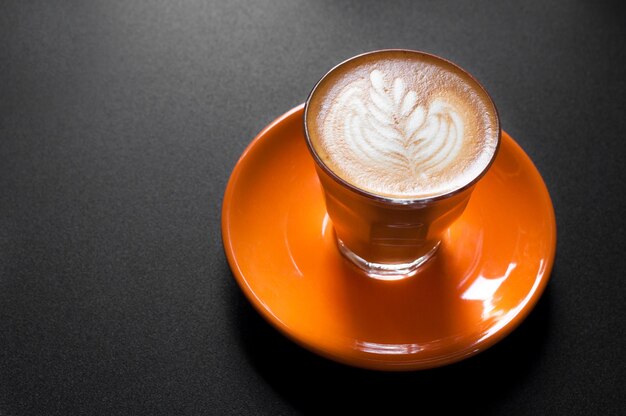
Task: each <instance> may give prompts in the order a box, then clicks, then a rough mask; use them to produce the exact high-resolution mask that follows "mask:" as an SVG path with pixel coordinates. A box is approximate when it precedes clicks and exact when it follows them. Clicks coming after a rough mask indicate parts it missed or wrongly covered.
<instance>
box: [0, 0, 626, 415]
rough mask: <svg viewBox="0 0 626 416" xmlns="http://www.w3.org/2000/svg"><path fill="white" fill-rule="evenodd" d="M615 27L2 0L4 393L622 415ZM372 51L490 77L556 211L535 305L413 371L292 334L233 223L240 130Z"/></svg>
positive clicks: (49, 406) (359, 6)
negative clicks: (333, 353) (266, 307)
mask: <svg viewBox="0 0 626 416" xmlns="http://www.w3.org/2000/svg"><path fill="white" fill-rule="evenodd" d="M615 4H617V2H615ZM624 39H626V13H625V12H624V9H623V8H621V7H618V6H617V5H614V4H612V3H611V2H610V1H591V0H587V1H570V2H566V1H558V2H557V1H545V0H541V1H532V2H516V1H510V2H454V3H447V2H434V1H432V2H431V1H428V2H415V1H405V2H383V1H332V0H317V1H316V0H312V1H306V2H305V1H287V0H283V1H272V2H269V1H223V2H211V1H208V2H207V1H199V0H196V1H181V0H179V1H153V2H147V1H142V2H137V1H132V2H130V1H109V0H107V1H91V2H78V1H15V2H12V1H11V2H2V5H0V414H1V415H79V414H80V415H82V414H84V415H100V414H102V415H105V414H106V415H109V414H120V415H131V414H132V415H135V414H141V415H143V414H146V415H148V414H150V415H192V414H193V415H198V414H216V415H226V414H260V415H279V414H280V415H292V414H303V413H304V414H306V413H312V414H325V413H327V412H328V411H330V410H333V409H334V408H336V407H337V406H340V407H341V408H342V409H344V410H347V411H349V412H347V414H357V413H370V412H372V413H375V412H378V414H393V413H391V412H390V411H391V410H394V409H396V408H400V407H404V409H405V411H407V410H408V411H409V413H410V414H418V413H420V414H421V413H423V412H424V411H425V409H426V406H434V407H435V408H434V410H435V413H436V414H445V412H444V411H446V410H450V409H452V408H455V409H457V410H459V411H462V412H463V413H464V414H467V413H479V414H485V415H487V414H496V415H500V414H501V415H537V414H563V415H579V414H580V415H588V414H594V415H595V414H598V415H606V414H610V415H618V414H624V413H625V412H626V408H625V407H624V405H623V404H622V403H623V402H625V401H626V399H625V394H624V389H625V385H626V370H625V365H624V362H625V349H624V347H625V345H626V344H625V340H624V333H625V332H626V331H625V325H624V320H625V316H626V310H625V304H626V302H625V299H624V295H625V290H624V289H625V284H624V282H625V279H626V262H625V258H626V254H625V243H624V240H625V237H626V235H625V229H624V225H625V220H624V217H625V215H626V204H625V202H624V197H623V194H624V191H625V188H626V186H625V180H626V175H625V172H626V169H625V168H624V163H625V161H624V158H625V157H626V152H625V150H624V149H625V147H626V146H625V145H624V142H625V140H626V98H625V97H626V81H625V79H626V70H625V69H624V68H625V65H626V48H625V46H624V45H625V43H624ZM381 48H408V49H419V50H424V51H428V52H431V53H435V54H438V55H441V56H443V57H446V58H448V59H450V60H452V61H454V62H456V63H458V64H459V65H461V66H462V67H464V68H466V69H467V70H468V71H469V72H471V73H472V74H474V75H475V76H476V78H478V79H479V80H480V81H481V82H482V83H483V84H484V85H485V87H486V88H487V90H488V91H489V92H490V93H491V95H492V96H493V98H494V101H495V102H496V104H497V106H498V108H499V111H500V115H501V118H502V125H503V127H504V129H505V130H506V131H508V132H509V133H510V134H511V135H512V136H513V137H514V138H515V139H516V140H517V141H518V143H519V144H520V145H521V146H522V147H523V148H524V149H525V151H526V152H527V153H528V154H529V155H530V157H531V158H532V159H533V161H534V162H535V164H536V166H537V168H538V169H539V171H540V172H541V174H542V176H543V178H544V180H545V182H546V184H547V186H548V189H549V191H550V194H551V196H552V200H553V203H554V208H555V211H556V218H557V226H558V246H557V256H556V262H555V265H554V270H553V272H552V277H551V280H550V283H549V285H548V288H547V290H546V292H545V293H544V295H543V297H542V298H541V300H540V302H539V303H538V305H537V307H536V308H535V310H534V311H533V312H532V313H531V315H530V316H529V317H528V318H527V319H526V321H525V322H524V323H523V324H522V325H521V326H520V327H519V328H518V329H517V330H515V331H514V332H513V333H512V334H511V335H510V336H508V337H507V338H506V339H504V340H503V341H502V342H500V343H499V344H497V345H496V346H494V347H493V348H491V349H489V350H488V351H486V352H484V353H481V354H479V355H477V356H476V357H474V358H471V359H468V360H466V361H463V362H461V363H458V364H454V365H451V366H448V367H444V368H440V369H435V370H428V371H422V372H414V373H400V374H396V373H378V372H371V371H365V370H359V369H354V368H349V367H345V366H342V365H339V364H335V363H332V362H330V361H327V360H325V359H322V358H319V357H317V356H316V355H313V354H312V353H309V352H307V351H305V350H303V349H301V348H300V347H297V346H296V345H294V344H293V343H291V342H290V341H288V340H287V339H286V338H284V337H283V336H282V335H280V334H279V333H278V332H276V331H275V330H274V329H273V327H271V326H270V325H269V324H267V323H266V322H265V321H264V320H263V319H262V318H261V317H260V316H259V315H258V314H257V313H256V312H255V311H254V309H253V308H252V306H251V305H250V304H249V303H248V301H247V300H246V298H245V297H244V296H243V294H242V292H241V291H240V290H239V288H238V286H237V284H236V282H235V280H234V279H233V276H232V274H231V272H230V269H229V267H228V264H227V261H226V257H225V255H224V251H223V248H222V241H221V230H220V215H221V213H220V209H221V202H222V197H223V193H224V189H225V186H226V183H227V180H228V177H229V174H230V172H231V170H232V169H233V167H234V165H235V163H236V161H237V159H238V157H239V156H240V154H241V152H242V151H243V149H244V148H245V147H246V145H247V144H248V143H249V142H250V140H251V139H252V138H253V137H254V136H255V134H256V133H257V132H258V131H259V130H261V129H262V128H263V127H264V126H265V125H266V124H267V123H268V122H270V121H271V120H273V119H274V118H275V117H277V116H279V115H280V114H282V113H284V112H285V111H287V110H289V109H290V108H292V107H294V106H296V105H297V104H299V103H301V102H302V101H304V99H305V98H306V96H307V94H308V92H309V90H310V89H311V87H312V86H313V85H314V84H315V82H316V81H317V80H318V78H319V77H321V76H322V75H323V74H324V73H325V72H326V71H327V70H328V69H329V68H330V67H332V66H333V65H335V64H336V63H338V62H340V61H342V60H344V59H346V58H348V57H350V56H353V55H356V54H358V53H361V52H365V51H369V50H374V49H381ZM320 380H321V381H320ZM439 393H443V397H444V398H443V400H441V399H439V398H438V394H439ZM452 414H455V413H452Z"/></svg>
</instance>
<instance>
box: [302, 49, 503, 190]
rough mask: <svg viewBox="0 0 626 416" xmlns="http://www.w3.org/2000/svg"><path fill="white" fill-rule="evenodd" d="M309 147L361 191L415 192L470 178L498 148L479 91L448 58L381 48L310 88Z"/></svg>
mask: <svg viewBox="0 0 626 416" xmlns="http://www.w3.org/2000/svg"><path fill="white" fill-rule="evenodd" d="M307 107H308V108H307V112H306V125H307V132H308V137H309V140H310V144H311V146H312V147H313V149H314V151H315V153H316V154H317V156H318V157H319V158H320V159H321V161H322V163H323V164H324V165H325V166H326V167H327V168H328V169H329V170H330V171H331V172H333V173H334V174H335V175H336V176H338V177H339V178H341V179H342V180H344V181H345V182H348V183H349V184H351V185H352V186H354V187H356V188H359V189H361V190H363V191H366V192H368V193H372V194H375V195H379V196H383V197H387V198H392V199H420V198H429V197H434V196H440V195H444V194H447V193H450V192H453V191H455V190H457V189H459V188H462V187H464V186H465V185H467V184H469V183H470V182H472V181H473V180H474V179H476V178H477V177H478V176H479V175H480V174H481V173H483V171H485V169H486V168H487V166H488V165H489V164H490V162H491V161H492V159H493V156H494V153H495V151H496V148H497V145H498V140H499V139H498V138H499V130H498V117H497V113H496V109H495V107H494V105H493V103H492V101H491V99H490V98H489V96H488V94H487V92H486V91H485V90H484V89H483V88H482V87H481V86H480V85H479V84H478V83H477V82H476V81H475V80H474V79H473V78H472V77H471V76H470V75H468V74H467V73H466V72H465V71H463V70H462V69H460V68H458V67H457V66H455V65H454V64H452V63H450V62H448V61H445V60H442V59H440V58H436V57H433V56H431V55H428V54H424V53H420V52H414V51H399V50H387V51H380V52H377V53H371V54H366V55H361V56H358V57H356V58H353V59H351V60H349V61H346V62H344V63H343V64H341V65H339V66H338V67H336V68H335V69H333V70H332V71H331V72H330V73H329V74H328V75H326V76H325V77H324V78H323V79H322V80H321V81H320V82H319V83H318V85H317V86H316V87H315V89H314V91H313V93H312V95H311V97H310V98H309V102H308V105H307Z"/></svg>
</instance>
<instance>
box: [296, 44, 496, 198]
mask: <svg viewBox="0 0 626 416" xmlns="http://www.w3.org/2000/svg"><path fill="white" fill-rule="evenodd" d="M383 52H408V53H416V54H419V55H423V56H427V57H430V58H432V59H434V60H439V61H443V62H445V63H446V64H448V65H451V66H452V67H454V68H456V69H458V70H459V71H461V72H462V73H463V74H465V75H466V76H468V77H469V78H470V79H471V80H472V81H473V82H474V83H475V84H476V86H477V87H478V88H480V89H481V90H482V92H483V93H484V95H485V97H487V100H488V102H489V103H490V104H491V106H492V107H493V109H494V111H495V118H496V125H495V129H496V131H497V137H496V146H495V149H494V152H493V154H492V155H491V159H490V160H489V163H487V165H486V166H485V167H484V169H483V170H482V171H481V172H480V173H479V174H478V175H476V177H474V178H473V179H472V180H471V181H469V182H468V183H466V184H464V185H463V186H460V187H458V188H455V189H453V190H451V191H448V192H445V193H443V194H435V195H432V196H425V197H421V198H412V197H408V198H397V197H390V196H385V195H380V194H376V193H373V192H370V191H366V190H365V189H362V188H359V187H358V186H356V185H353V184H351V183H350V182H348V181H346V180H345V179H343V178H341V177H340V176H339V175H337V174H336V173H335V172H334V171H333V170H332V169H330V168H329V167H328V166H327V165H326V163H324V161H323V160H322V158H321V157H320V156H319V155H318V154H317V151H316V150H315V147H314V146H313V143H312V142H311V138H310V137H309V128H308V125H307V118H308V117H307V115H308V110H309V104H310V102H311V99H312V97H313V95H314V93H315V91H316V90H317V88H318V87H319V86H320V84H321V83H322V82H323V81H324V80H325V79H326V78H327V77H328V76H329V75H330V74H331V73H333V72H335V70H337V69H338V68H340V67H342V66H344V65H346V64H347V63H349V62H352V61H354V60H356V59H359V58H362V57H364V56H368V55H373V54H377V53H383ZM303 122H304V137H305V139H306V144H307V147H308V148H309V152H310V153H311V155H312V156H313V159H314V161H315V163H316V164H317V166H319V167H320V168H321V169H322V170H323V171H324V172H325V173H326V174H327V175H328V176H329V177H330V178H332V179H333V180H334V181H336V182H337V183H339V184H340V185H341V186H343V187H346V188H348V189H350V190H352V191H354V192H355V193H357V194H359V195H361V196H364V197H366V198H368V199H373V200H375V201H378V202H382V203H387V204H397V205H412V204H420V205H421V204H426V203H429V202H435V201H439V200H442V199H447V198H450V197H452V196H454V195H457V194H459V193H461V192H463V191H465V190H467V189H469V188H471V187H472V186H474V185H475V184H476V183H477V182H478V181H479V180H480V179H482V177H483V176H484V175H485V174H486V173H487V171H488V170H489V168H491V165H493V162H494V161H495V159H496V156H497V154H498V151H499V149H500V143H501V142H502V129H501V127H500V115H499V113H498V108H497V107H496V105H495V103H494V102H493V99H492V98H491V95H490V94H489V92H488V91H487V90H486V89H485V87H484V86H483V85H482V84H481V83H480V82H479V81H478V80H477V79H476V78H474V76H473V75H472V74H470V73H469V72H468V71H466V70H465V69H463V68H461V67H460V66H459V65H457V64H455V63H454V62H451V61H449V60H447V59H445V58H442V57H440V56H437V55H434V54H432V53H428V52H422V51H418V50H413V49H377V50H374V51H370V52H365V53H361V54H358V55H355V56H353V57H351V58H348V59H346V60H344V61H342V62H340V63H338V64H337V65H335V66H333V67H332V68H331V69H330V70H328V71H327V72H326V73H325V74H324V75H323V76H322V77H321V78H320V79H319V81H317V83H316V84H315V85H314V86H313V88H312V89H311V92H310V93H309V95H308V96H307V99H306V101H305V103H304V115H303Z"/></svg>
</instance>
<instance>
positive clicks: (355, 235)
mask: <svg viewBox="0 0 626 416" xmlns="http://www.w3.org/2000/svg"><path fill="white" fill-rule="evenodd" d="M378 52H387V51H374V52H369V53H367V54H363V55H359V56H356V57H353V58H350V59H348V60H346V61H344V62H343V63H341V64H339V65H337V66H336V67H335V68H333V69H331V70H330V71H329V72H328V73H327V74H326V75H325V76H324V77H322V78H321V79H320V81H319V82H318V83H317V84H316V86H315V87H314V88H313V90H312V91H311V93H310V95H309V97H308V98H307V101H306V103H305V112H304V131H305V137H306V142H307V145H308V148H309V150H310V152H311V154H312V156H313V159H314V161H315V168H316V171H317V174H318V176H319V179H320V183H321V186H322V189H323V192H324V197H325V202H326V209H327V212H328V215H329V217H330V219H331V221H332V224H333V227H334V231H335V235H336V240H337V246H338V248H339V250H340V251H341V253H342V254H343V255H344V256H345V257H346V258H347V259H348V260H349V261H351V262H352V263H353V264H355V265H356V266H357V267H359V268H360V269H362V270H363V271H364V272H365V273H366V274H367V275H368V276H370V277H373V278H378V279H384V280H399V279H402V278H405V277H409V276H412V275H414V274H415V273H416V272H417V271H418V269H419V267H420V266H421V265H423V264H424V263H425V262H426V261H428V260H429V259H430V258H432V257H433V256H434V255H435V254H436V252H437V248H438V247H439V245H440V243H441V239H442V236H443V234H444V232H445V231H446V230H447V229H448V228H449V227H450V225H451V224H452V223H453V222H454V221H455V220H457V219H458V218H459V216H460V215H461V214H462V213H463V211H464V209H465V207H466V206H467V203H468V202H469V199H470V196H471V194H472V191H473V190H474V188H475V185H476V183H477V182H478V181H479V180H480V178H481V177H482V176H483V175H484V174H485V173H486V172H487V171H488V169H489V167H490V166H491V164H492V163H493V160H494V159H495V157H496V154H497V148H498V147H499V144H500V133H499V132H500V125H499V124H500V123H499V118H498V115H497V110H495V105H494V106H493V108H494V110H495V118H496V126H494V128H495V129H497V132H498V137H497V147H496V150H495V151H494V153H493V156H492V158H491V160H490V161H489V163H488V164H487V166H486V167H485V168H484V169H483V170H482V171H481V172H480V173H479V174H478V175H477V176H475V177H474V178H472V179H471V180H470V181H469V182H468V183H466V184H464V185H463V186H460V187H458V188H457V189H454V190H452V191H450V192H448V193H446V194H443V195H437V196H435V197H427V198H417V199H403V198H390V197H388V196H384V195H377V194H374V193H371V192H369V191H366V190H364V189H360V188H358V187H356V186H354V185H353V184H351V183H349V182H347V181H345V180H344V179H342V178H341V177H339V176H338V175H337V174H336V173H335V172H333V170H332V169H330V168H329V167H328V166H327V165H326V164H325V163H324V161H323V160H322V158H321V157H320V155H318V153H317V152H316V150H315V147H314V145H313V143H312V142H311V138H310V135H309V129H308V123H307V120H308V117H309V116H311V114H310V106H309V104H310V102H311V99H312V97H314V95H315V93H316V89H317V87H318V85H319V84H320V83H321V82H322V81H323V80H324V78H326V77H327V76H328V75H329V74H331V73H332V72H333V71H336V70H338V68H341V66H342V65H344V64H346V63H347V62H350V61H352V60H354V59H358V58H359V57H362V56H365V55H369V54H372V53H378ZM407 52H415V53H420V54H424V55H428V56H429V57H431V58H435V59H441V60H442V61H444V62H446V63H447V64H451V65H454V64H452V63H450V62H448V61H446V60H444V59H442V58H438V57H436V56H433V55H431V54H425V53H423V52H417V51H407ZM454 66H455V67H456V68H457V69H459V70H461V71H462V72H464V73H465V74H467V76H468V77H470V78H471V79H472V80H473V81H475V80H474V79H473V78H472V77H471V75H470V74H468V73H467V72H466V71H464V70H462V69H460V68H458V66H456V65H454ZM475 83H476V87H477V88H482V86H480V84H479V83H478V82H477V81H475ZM481 93H483V94H485V95H486V96H487V97H489V95H488V94H487V93H486V91H485V90H484V88H483V89H482V92H481ZM492 104H493V103H492Z"/></svg>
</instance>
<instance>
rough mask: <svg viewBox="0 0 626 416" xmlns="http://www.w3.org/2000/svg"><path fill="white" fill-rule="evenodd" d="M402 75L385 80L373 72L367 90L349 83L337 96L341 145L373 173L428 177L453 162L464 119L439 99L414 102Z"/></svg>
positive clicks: (458, 148)
mask: <svg viewBox="0 0 626 416" xmlns="http://www.w3.org/2000/svg"><path fill="white" fill-rule="evenodd" d="M406 85H407V83H406V81H404V80H403V79H402V78H396V79H394V80H393V81H391V82H390V80H388V79H386V77H385V75H384V74H383V73H382V72H381V71H379V70H374V71H372V72H371V73H370V76H369V82H368V85H367V87H366V88H367V89H368V92H367V94H363V91H362V88H363V85H353V86H351V87H348V88H346V89H344V90H343V91H342V93H341V94H340V96H339V97H338V99H339V101H338V104H339V108H340V109H341V110H340V111H341V113H342V114H344V115H346V116H345V117H344V118H343V126H339V130H341V131H342V135H343V138H344V141H345V144H346V146H347V148H348V149H349V151H350V152H351V153H352V155H353V157H354V158H355V159H356V160H359V161H362V162H363V164H364V165H368V166H372V167H375V169H377V171H378V173H379V174H380V173H389V174H397V171H398V170H399V169H400V170H403V171H404V174H403V176H405V175H408V176H414V175H419V176H429V175H431V174H436V173H438V172H441V171H443V170H444V169H445V168H446V166H448V165H450V164H451V163H453V162H454V160H455V158H456V157H457V155H458V153H459V151H460V149H461V146H462V144H463V143H462V141H463V120H462V119H461V117H460V116H459V114H458V111H456V110H455V108H454V107H453V106H452V105H451V104H450V103H447V102H446V101H444V100H443V99H441V98H435V99H433V100H432V101H430V102H424V103H419V102H418V94H417V93H416V92H415V91H411V90H407V87H406Z"/></svg>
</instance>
